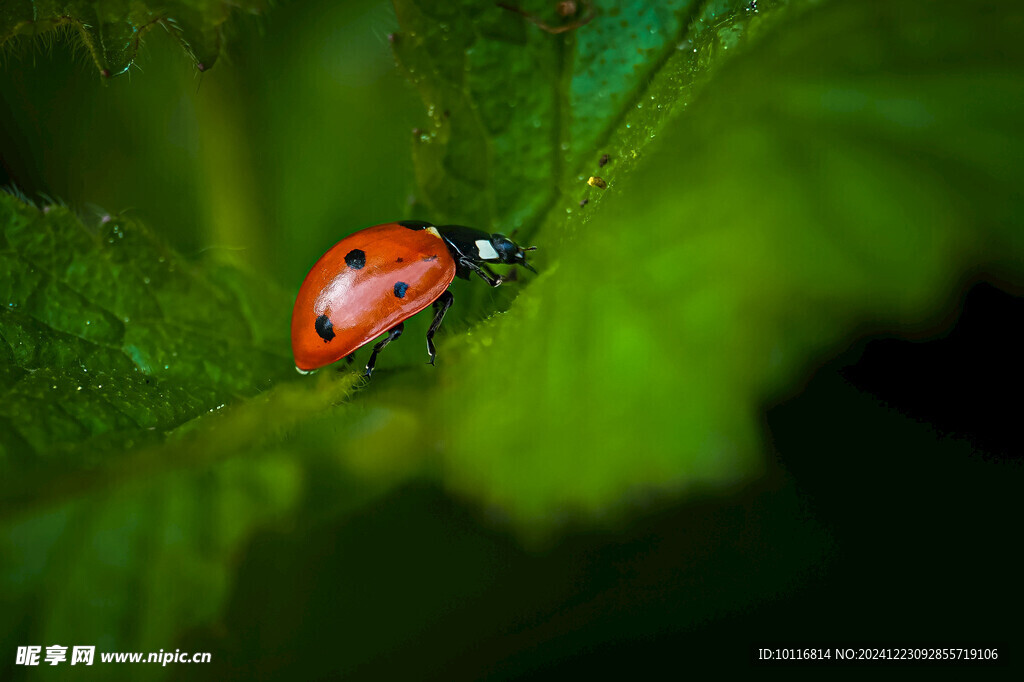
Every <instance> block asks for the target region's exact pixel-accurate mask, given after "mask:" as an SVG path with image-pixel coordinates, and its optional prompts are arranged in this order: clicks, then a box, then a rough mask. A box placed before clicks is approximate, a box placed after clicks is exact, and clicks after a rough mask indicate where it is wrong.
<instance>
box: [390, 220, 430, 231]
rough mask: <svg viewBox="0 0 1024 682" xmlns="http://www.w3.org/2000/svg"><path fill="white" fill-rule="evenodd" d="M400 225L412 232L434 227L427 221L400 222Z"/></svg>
mask: <svg viewBox="0 0 1024 682" xmlns="http://www.w3.org/2000/svg"><path fill="white" fill-rule="evenodd" d="M398 224H399V225H401V226H402V227H408V228H409V229H410V230H425V229H427V228H428V227H433V225H431V224H430V223H428V222H427V221H425V220H399V221H398Z"/></svg>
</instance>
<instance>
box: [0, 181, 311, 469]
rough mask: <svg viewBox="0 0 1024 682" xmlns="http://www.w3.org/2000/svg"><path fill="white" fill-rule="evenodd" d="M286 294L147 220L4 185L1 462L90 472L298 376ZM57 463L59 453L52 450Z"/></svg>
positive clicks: (0, 201) (0, 206)
mask: <svg viewBox="0 0 1024 682" xmlns="http://www.w3.org/2000/svg"><path fill="white" fill-rule="evenodd" d="M288 309H289V300H288V297H287V296H286V295H284V294H282V292H280V291H279V290H276V289H273V288H272V287H269V286H267V285H266V284H265V283H263V282H261V281H260V280H259V279H258V278H256V277H253V276H251V275H248V274H246V273H244V272H243V271H241V270H238V269H235V268H231V267H228V266H227V265H223V264H215V263H211V264H209V265H208V266H207V267H204V268H199V267H196V266H195V265H193V264H190V263H188V262H185V261H183V260H182V259H181V258H180V257H178V256H177V255H175V254H174V253H172V252H171V251H170V250H168V249H167V248H166V247H164V246H163V245H162V244H160V243H159V242H158V241H157V240H155V239H154V238H153V237H152V236H151V235H150V234H149V233H148V232H147V231H146V230H145V228H144V227H143V226H141V225H140V224H138V223H136V222H135V221H132V220H130V219H128V218H125V217H123V216H112V215H104V216H102V217H101V218H99V219H97V221H96V224H95V225H86V224H84V223H83V222H82V220H81V219H80V218H79V217H78V216H77V215H75V214H74V213H72V212H71V211H69V210H68V209H66V208H64V207H61V206H46V207H44V208H42V209H39V208H37V207H35V206H32V205H30V204H27V203H25V202H23V201H22V200H20V199H18V198H17V197H14V196H12V195H9V194H0V358H2V359H3V363H2V367H3V369H2V373H0V392H2V395H3V401H2V402H0V424H2V427H3V428H0V461H3V462H4V467H5V469H6V474H5V476H4V478H5V479H6V480H5V484H8V485H11V487H12V488H17V485H16V484H15V483H14V482H13V479H14V476H15V474H19V473H26V474H27V473H30V472H33V471H36V470H41V471H45V470H46V469H47V468H50V467H52V466H53V464H54V462H55V461H59V462H61V466H63V467H71V466H76V467H89V466H94V465H96V464H97V463H100V462H102V461H103V459H104V458H105V457H106V456H107V455H108V454H109V453H113V454H116V453H118V452H120V451H122V450H124V449H126V448H131V447H133V446H138V445H140V444H144V443H154V442H157V441H158V440H159V439H160V438H161V437H162V436H163V434H165V433H167V432H168V431H170V430H171V429H174V428H175V427H177V426H180V425H181V424H183V423H184V422H186V421H188V420H190V419H193V418H194V417H196V416H197V415H200V414H203V413H205V412H208V411H210V410H213V409H216V408H218V407H220V406H223V405H224V404H226V403H230V402H233V401H234V400H235V399H237V398H238V397H241V396H246V395H252V394H254V393H255V392H256V391H258V390H262V389H266V388H267V387H269V386H270V385H271V384H272V383H273V382H275V381H277V380H279V379H281V378H283V377H288V376H294V372H293V371H292V367H291V365H292V363H291V359H290V357H289V355H288V336H287V334H288V331H287V330H288ZM55 458H56V459H55Z"/></svg>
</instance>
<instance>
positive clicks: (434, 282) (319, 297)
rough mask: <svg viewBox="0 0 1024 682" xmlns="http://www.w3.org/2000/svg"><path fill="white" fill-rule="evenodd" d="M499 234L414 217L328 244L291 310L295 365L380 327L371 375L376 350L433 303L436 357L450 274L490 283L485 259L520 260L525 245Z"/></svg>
mask: <svg viewBox="0 0 1024 682" xmlns="http://www.w3.org/2000/svg"><path fill="white" fill-rule="evenodd" d="M536 248H537V247H535V246H530V247H527V248H525V249H524V248H522V247H520V246H519V245H517V244H516V243H515V242H513V241H512V240H511V239H508V238H507V237H504V236H503V235H500V234H488V233H486V232H484V231H483V230H477V229H474V228H471V227H462V226H459V225H443V226H440V227H435V226H433V225H431V224H430V223H427V222H423V221H419V220H404V221H400V222H397V223H387V224H384V225H376V226H374V227H368V228H366V229H363V230H359V231H358V232H355V233H353V234H351V235H349V236H347V237H345V238H344V239H342V240H341V241H340V242H338V243H337V244H335V245H334V246H332V247H331V248H330V249H329V250H328V251H327V253H325V254H324V255H323V256H321V257H320V260H318V261H317V262H316V264H315V265H313V268H312V269H311V270H310V271H309V274H308V275H306V279H305V280H303V282H302V286H301V287H300V288H299V295H298V296H297V297H296V299H295V308H294V310H293V311H292V353H293V354H294V355H295V368H296V369H297V370H299V372H302V373H307V372H311V371H313V370H315V369H319V368H320V367H323V366H324V365H329V364H330V363H332V362H336V361H337V360H340V359H341V358H344V357H348V358H349V361H351V354H352V352H353V351H355V350H356V349H357V348H360V347H362V346H364V345H366V344H367V343H369V342H370V341H372V340H373V339H375V338H376V337H378V336H380V335H381V334H383V333H384V332H387V336H386V337H385V338H384V339H383V340H381V341H379V342H378V343H377V344H376V345H375V346H374V347H373V352H372V353H371V354H370V360H369V361H368V362H367V363H366V371H365V373H364V375H365V376H366V377H369V376H370V374H371V373H372V372H373V367H374V364H375V363H376V362H377V354H378V353H380V352H381V350H383V349H384V347H385V346H387V345H388V344H389V343H391V342H392V341H394V340H395V339H397V338H398V337H399V336H401V335H402V332H403V331H404V328H405V327H404V325H405V320H407V319H409V318H410V317H412V316H413V315H415V314H416V313H418V312H419V311H421V310H423V309H424V308H426V307H427V306H428V305H430V304H433V305H434V321H433V322H432V323H431V324H430V329H429V330H428V331H427V353H428V354H429V356H430V361H429V362H430V364H434V358H435V357H436V356H437V352H436V351H435V349H434V332H436V331H437V328H438V327H440V326H441V320H443V319H444V314H445V313H446V312H448V308H450V307H451V305H452V301H454V300H455V297H454V296H453V295H452V293H451V292H450V291H448V285H450V284H451V283H452V280H454V279H455V277H461V278H463V279H469V278H470V275H471V274H472V273H474V272H475V273H476V274H477V275H479V276H480V277H481V278H482V279H483V280H484V281H485V282H487V283H488V284H490V285H491V286H492V287H496V286H499V285H500V284H501V282H502V278H501V277H500V276H498V275H496V274H495V273H494V271H493V270H491V268H490V267H489V266H488V265H487V264H488V263H506V264H510V265H522V266H523V267H525V268H527V269H528V270H530V271H532V272H537V271H536V270H534V269H533V267H532V266H531V265H530V264H529V263H527V262H526V256H525V252H526V251H532V250H534V249H536Z"/></svg>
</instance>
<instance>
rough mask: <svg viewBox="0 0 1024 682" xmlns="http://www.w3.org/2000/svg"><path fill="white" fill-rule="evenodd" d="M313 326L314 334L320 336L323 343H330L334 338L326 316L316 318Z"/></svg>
mask: <svg viewBox="0 0 1024 682" xmlns="http://www.w3.org/2000/svg"><path fill="white" fill-rule="evenodd" d="M313 326H314V327H316V333H317V334H319V335H320V338H321V339H323V340H324V343H330V341H331V339H333V338H334V325H333V324H331V320H330V318H329V317H327V316H326V315H321V316H320V317H318V318H316V322H315V323H314V324H313Z"/></svg>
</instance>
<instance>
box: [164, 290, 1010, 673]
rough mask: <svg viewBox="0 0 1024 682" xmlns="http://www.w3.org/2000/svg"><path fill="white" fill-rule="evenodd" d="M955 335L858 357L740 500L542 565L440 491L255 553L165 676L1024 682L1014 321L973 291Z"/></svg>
mask: <svg viewBox="0 0 1024 682" xmlns="http://www.w3.org/2000/svg"><path fill="white" fill-rule="evenodd" d="M963 311H964V312H963V314H962V316H961V317H960V319H959V320H958V322H957V323H956V325H955V328H954V329H953V330H952V331H951V332H950V333H949V334H948V335H946V336H945V337H943V338H941V339H937V340H932V341H927V342H909V341H902V340H897V339H877V340H871V341H865V342H863V343H861V344H859V345H858V346H856V347H855V348H854V349H852V350H851V351H850V352H849V353H847V354H845V355H844V356H843V357H840V358H837V359H836V360H834V361H833V362H831V363H829V364H828V365H827V366H825V367H823V368H822V369H821V370H820V371H818V372H817V373H816V375H815V377H814V378H813V379H812V380H811V381H810V382H809V383H808V385H807V387H806V390H805V391H804V392H803V393H801V394H800V395H799V396H797V397H795V398H793V399H791V400H788V401H786V402H785V403H784V404H781V405H778V406H775V407H773V408H772V409H771V410H770V411H769V412H768V415H767V420H766V423H767V425H768V428H769V432H770V438H771V441H772V443H773V447H774V454H775V457H776V459H775V462H774V463H773V465H772V470H771V473H770V475H769V476H768V477H766V479H765V480H762V481H761V482H760V483H758V484H757V485H756V486H754V487H751V488H749V489H746V490H743V491H738V492H737V493H736V494H734V495H733V496H731V497H727V498H713V499H705V500H697V501H693V500H691V501H689V502H687V503H685V504H675V505H667V506H663V507H661V508H659V509H657V510H656V511H653V512H649V513H646V514H644V515H638V517H637V518H635V519H634V520H633V521H631V522H629V523H626V524H624V525H623V527H622V528H621V529H619V530H616V531H610V530H609V531H582V530H581V531H575V532H568V533H567V534H566V535H564V536H563V537H562V538H561V540H560V542H559V543H558V544H557V545H556V546H554V547H553V548H552V549H550V550H548V551H546V552H543V553H529V552H526V551H524V550H523V549H521V548H520V546H519V544H518V543H517V542H516V540H515V539H514V537H513V536H512V535H511V534H509V533H507V532H505V531H504V530H502V529H496V528H494V527H493V526H492V525H488V524H487V523H485V522H483V521H481V519H480V516H479V514H477V513H476V512H475V511H474V510H473V509H472V508H471V507H469V506H467V505H465V504H462V503H459V502H456V501H453V500H452V499H451V498H449V497H447V496H446V495H445V494H444V493H443V492H442V491H440V490H438V489H436V488H433V487H427V486H411V487H406V488H404V489H402V490H399V491H397V492H396V493H395V494H393V495H392V496H391V497H390V498H388V499H386V500H383V501H381V503H380V504H378V505H375V507H374V508H372V509H365V510H363V512H362V513H361V514H359V515H358V516H356V517H354V518H348V519H345V520H344V521H343V522H339V523H338V524H337V525H330V524H328V525H324V526H321V527H316V528H308V529H305V530H304V531H301V532H280V533H265V534H263V535H262V536H260V537H258V538H257V539H256V541H255V542H253V543H252V544H251V545H250V547H249V549H248V551H247V553H246V554H245V556H244V557H243V560H242V563H241V565H242V569H241V572H240V575H239V581H238V583H237V585H236V588H235V592H234V595H233V598H232V601H231V604H230V606H229V608H228V610H227V614H226V616H225V621H224V622H223V624H222V626H221V627H219V628H217V629H211V630H204V631H200V632H194V633H192V634H191V635H190V637H189V638H188V639H187V640H186V641H185V642H184V643H183V645H182V648H183V649H186V650H187V649H192V650H202V651H213V652H216V653H215V654H214V656H215V663H214V664H213V665H210V666H204V667H203V668H202V669H201V670H200V669H198V668H191V669H187V670H186V669H185V668H182V667H179V668H178V669H177V670H176V673H177V674H178V676H179V677H180V678H182V679H186V678H187V679H197V677H196V675H197V674H199V675H203V676H204V677H203V679H211V680H213V679H225V678H238V679H340V678H344V679H444V680H452V679H514V678H529V679H537V678H544V679H556V678H557V679H579V678H582V679H587V678H603V679H606V678H610V677H616V678H621V677H626V676H628V677H629V678H633V677H641V678H647V677H655V676H660V675H663V674H665V673H668V674H670V675H673V676H674V675H675V674H678V675H679V676H680V677H682V676H683V675H685V674H686V673H687V672H688V671H689V672H693V671H702V670H708V671H721V670H725V669H730V668H745V667H748V666H750V665H751V664H752V662H753V660H754V657H755V655H756V648H757V647H762V646H763V647H780V646H784V647H815V646H828V647H836V646H841V647H853V648H856V647H863V646H893V647H901V646H925V647H939V646H949V647H998V648H999V653H1000V658H999V660H998V661H997V662H995V663H986V664H984V666H986V667H991V666H993V665H995V666H999V667H1010V666H1017V665H1019V661H1018V660H1017V657H1018V655H1019V653H1020V642H1021V637H1020V635H1021V628H1020V626H1019V624H1018V623H1019V615H1018V613H1019V606H1020V604H1021V597H1022V594H1021V593H1022V587H1021V581H1020V578H1019V575H1018V574H1019V570H1018V569H1019V564H1018V562H1017V561H1016V557H1017V556H1018V546H1019V543H1020V531H1019V527H1018V519H1019V516H1020V504H1019V499H1020V498H1019V496H1020V491H1021V490H1022V483H1024V467H1022V466H1021V460H1020V455H1021V453H1020V448H1019V444H1018V442H1017V441H1018V439H1017V436H1016V432H1015V431H1014V413H1015V410H1017V411H1019V406H1020V405H1019V400H1018V401H1015V404H1014V401H1011V400H1010V399H1008V395H1009V397H1011V398H1012V397H1013V396H1014V395H1018V396H1019V393H1013V392H1011V393H1009V394H1008V395H1007V394H1004V393H1001V392H1000V390H1001V388H1003V387H1006V388H1009V389H1011V390H1012V389H1014V388H1015V387H1019V386H1020V385H1021V367H1022V365H1021V359H1020V354H1019V353H1020V349H1021V347H1022V345H1024V344H1022V343H1021V341H1022V338H1021V336H1020V332H1019V331H1018V330H1017V326H1018V325H1017V324H1015V322H1016V321H1018V320H1019V319H1020V318H1021V313H1022V312H1024V301H1022V300H1021V299H1018V298H1014V297H1012V296H1009V295H1007V294H1005V293H1003V292H1001V291H999V290H998V289H996V288H994V287H991V286H989V285H977V286H975V287H974V288H973V289H972V290H971V291H970V292H969V294H968V295H967V297H966V299H965V302H964V306H963ZM396 529H397V532H396ZM216 660H219V661H224V662H231V665H232V666H234V667H233V668H229V667H228V666H227V664H226V663H225V664H224V665H218V664H217V663H216ZM876 665H877V664H876ZM889 665H890V667H897V669H898V666H897V664H889ZM947 665H949V664H947ZM955 665H958V666H960V667H962V668H963V669H964V670H965V671H966V670H968V669H972V670H975V669H977V667H979V666H977V665H972V666H965V665H964V664H962V663H960V664H955ZM899 666H903V667H916V666H915V665H914V664H907V663H903V664H899ZM968 674H969V673H968Z"/></svg>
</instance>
